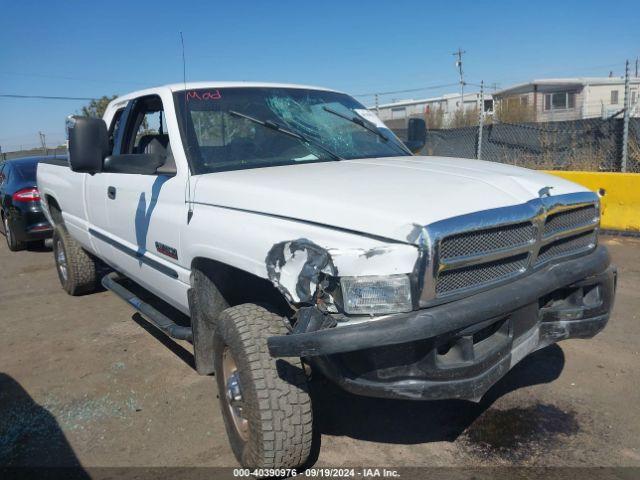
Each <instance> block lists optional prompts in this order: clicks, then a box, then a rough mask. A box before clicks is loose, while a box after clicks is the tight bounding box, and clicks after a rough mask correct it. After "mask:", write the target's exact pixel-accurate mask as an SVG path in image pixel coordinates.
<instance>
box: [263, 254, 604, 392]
mask: <svg viewBox="0 0 640 480" xmlns="http://www.w3.org/2000/svg"><path fill="white" fill-rule="evenodd" d="M615 282H616V270H615V267H613V266H611V265H610V258H609V254H608V252H607V250H606V248H604V247H602V246H600V247H598V248H597V249H596V250H595V251H594V252H592V253H590V254H589V255H586V256H584V257H579V258H576V259H573V260H568V261H564V262H561V263H558V264H554V265H549V266H548V267H546V268H545V269H542V270H540V271H537V272H534V273H532V274H531V275H529V276H527V277H524V278H521V279H518V280H516V281H514V282H512V283H510V284H507V285H504V286H501V287H497V288H494V289H492V290H489V291H485V292H481V293H478V294H475V295H472V296H470V297H467V298H464V299H461V300H457V301H454V302H450V303H447V304H444V305H439V306H435V307H432V308H429V309H424V310H418V311H414V312H410V313H406V314H397V315H391V316H388V317H385V318H382V319H378V320H372V321H368V322H363V323H359V324H355V325H349V326H339V327H335V328H325V329H320V330H317V331H306V332H304V333H294V334H290V335H285V336H276V337H270V338H268V340H267V342H268V346H269V351H270V353H271V355H272V356H274V357H286V356H299V357H306V358H307V360H308V361H309V362H310V363H311V364H312V366H314V367H315V368H318V369H319V370H320V371H322V372H323V373H324V374H325V375H326V376H328V377H329V378H331V379H332V380H333V381H335V382H336V383H338V384H339V385H340V386H342V387H343V388H344V389H346V390H348V391H351V392H353V393H357V394H362V395H367V396H375V397H389V398H407V399H443V398H464V399H470V400H479V399H480V398H481V397H482V395H484V393H485V392H486V391H487V390H488V389H489V388H490V387H491V386H492V385H493V384H494V383H495V382H497V381H498V380H499V379H500V378H501V377H502V376H503V375H504V374H505V373H506V372H508V371H509V370H510V369H511V368H512V367H513V366H514V365H515V364H516V363H518V362H519V361H520V360H522V358H524V357H525V356H526V355H528V354H529V353H531V352H533V351H535V350H538V349H540V348H543V347H545V346H547V345H550V344H552V343H555V342H557V341H559V340H563V339H566V338H589V337H592V336H594V335H595V334H596V333H598V332H599V331H600V330H602V329H603V328H604V326H605V325H606V323H607V321H608V319H609V314H610V312H611V308H612V305H613V299H614V295H615ZM313 315H314V316H316V317H319V316H322V314H321V313H320V312H319V311H317V310H316V309H313ZM323 324H325V325H326V322H323V321H322V320H321V319H316V320H315V321H310V322H308V325H310V326H315V327H311V328H318V327H319V326H320V325H323Z"/></svg>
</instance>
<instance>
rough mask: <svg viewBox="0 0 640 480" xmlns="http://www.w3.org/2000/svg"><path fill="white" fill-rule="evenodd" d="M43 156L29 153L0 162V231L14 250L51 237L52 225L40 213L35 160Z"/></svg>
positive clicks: (42, 158) (36, 161)
mask: <svg viewBox="0 0 640 480" xmlns="http://www.w3.org/2000/svg"><path fill="white" fill-rule="evenodd" d="M46 158H47V157H29V158H20V159H16V160H9V161H7V162H4V163H0V219H1V220H2V232H3V233H4V235H5V237H6V238H7V245H9V249H10V250H12V251H14V252H15V251H16V250H22V249H23V248H25V247H26V246H27V244H29V243H43V242H44V240H45V239H47V238H50V237H51V234H52V229H51V225H50V224H49V222H48V221H47V219H46V218H45V216H44V213H42V207H41V205H40V192H39V191H38V187H37V185H36V170H37V168H38V162H40V161H42V160H45V159H46Z"/></svg>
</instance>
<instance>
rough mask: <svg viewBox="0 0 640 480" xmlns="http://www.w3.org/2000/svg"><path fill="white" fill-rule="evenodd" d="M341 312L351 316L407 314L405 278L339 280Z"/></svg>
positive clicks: (408, 299)
mask: <svg viewBox="0 0 640 480" xmlns="http://www.w3.org/2000/svg"><path fill="white" fill-rule="evenodd" d="M340 284H341V286H342V298H343V302H344V311H345V312H346V313H351V314H373V313H377V314H382V313H397V312H410V311H411V310H412V307H413V305H412V303H411V283H410V282H409V276H408V275H389V276H369V277H342V278H341V279H340Z"/></svg>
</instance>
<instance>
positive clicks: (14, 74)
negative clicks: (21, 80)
mask: <svg viewBox="0 0 640 480" xmlns="http://www.w3.org/2000/svg"><path fill="white" fill-rule="evenodd" d="M0 75H7V76H12V77H33V78H54V79H57V80H76V81H79V82H92V83H104V84H119V85H147V84H146V83H142V82H134V81H130V80H105V79H98V78H83V77H70V76H66V75H50V74H43V73H22V72H0Z"/></svg>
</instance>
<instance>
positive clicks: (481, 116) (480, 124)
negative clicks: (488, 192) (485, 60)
mask: <svg viewBox="0 0 640 480" xmlns="http://www.w3.org/2000/svg"><path fill="white" fill-rule="evenodd" d="M482 127H484V80H481V81H480V113H479V114H478V151H477V154H476V158H477V159H478V160H482Z"/></svg>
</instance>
